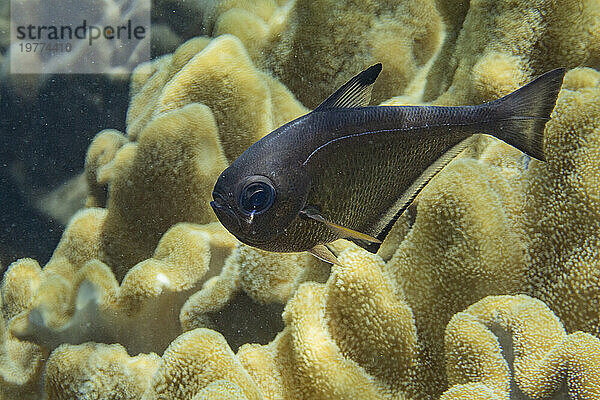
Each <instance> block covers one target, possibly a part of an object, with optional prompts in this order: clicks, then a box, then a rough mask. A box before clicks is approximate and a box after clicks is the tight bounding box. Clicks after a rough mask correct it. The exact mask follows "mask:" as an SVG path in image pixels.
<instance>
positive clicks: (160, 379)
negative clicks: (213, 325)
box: [142, 328, 261, 400]
mask: <svg viewBox="0 0 600 400" xmlns="http://www.w3.org/2000/svg"><path fill="white" fill-rule="evenodd" d="M221 379H223V380H227V381H229V382H232V383H234V384H236V385H237V386H238V387H239V388H241V390H242V391H243V393H244V395H245V397H246V398H248V399H260V398H261V396H260V394H259V392H258V389H257V388H256V386H255V385H254V383H253V382H252V379H251V378H250V376H249V375H248V373H247V372H246V371H245V370H244V368H243V367H242V365H241V364H240V362H239V361H238V360H237V358H236V356H235V355H234V354H233V352H232V351H231V349H230V348H229V346H228V345H227V342H226V341H225V338H223V336H222V335H220V334H219V333H217V332H214V331H210V330H208V329H202V328H200V329H195V330H192V331H189V332H186V333H184V334H182V335H181V336H179V337H178V338H177V339H176V340H174V341H173V343H171V345H170V346H169V347H168V348H167V350H165V353H164V354H163V356H162V361H161V364H160V366H159V368H158V371H157V373H156V374H155V375H154V377H153V379H152V382H151V384H150V386H149V388H148V389H147V390H146V392H145V393H144V396H143V397H142V399H143V400H151V399H186V398H191V397H193V396H194V395H195V394H196V393H197V392H199V391H200V390H202V389H204V388H205V387H207V386H208V385H209V384H211V383H212V382H214V381H217V380H221Z"/></svg>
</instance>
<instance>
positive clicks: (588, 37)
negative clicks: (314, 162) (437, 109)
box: [0, 0, 600, 400]
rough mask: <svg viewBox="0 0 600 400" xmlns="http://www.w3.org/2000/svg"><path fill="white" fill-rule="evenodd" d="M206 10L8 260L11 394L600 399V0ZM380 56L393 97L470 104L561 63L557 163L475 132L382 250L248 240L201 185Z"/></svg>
mask: <svg viewBox="0 0 600 400" xmlns="http://www.w3.org/2000/svg"><path fill="white" fill-rule="evenodd" d="M201 7H204V8H203V9H202V10H201V11H202V12H201V14H202V18H203V22H202V23H203V26H204V27H205V28H206V33H207V34H210V35H212V36H214V37H208V36H203V37H196V38H193V39H190V40H188V41H187V42H185V43H183V44H182V45H181V46H179V47H178V49H177V50H176V51H175V52H174V53H173V54H168V55H165V56H162V57H159V58H157V59H155V60H153V61H152V62H149V63H145V64H141V65H139V66H138V67H137V68H136V70H135V71H134V73H133V75H132V77H131V84H130V87H131V92H130V103H129V108H128V111H127V127H126V130H125V132H119V131H116V130H104V131H102V132H100V133H98V135H97V136H96V138H95V139H94V141H93V142H92V144H91V145H90V147H89V149H88V153H87V157H86V168H85V180H86V183H87V187H88V191H87V199H86V207H85V208H84V209H82V210H80V211H79V212H77V214H76V215H75V216H73V218H72V219H71V220H70V222H69V225H68V227H67V229H66V231H65V233H64V235H63V237H62V239H61V241H60V243H59V245H58V247H57V248H56V250H55V252H54V254H53V256H52V258H51V260H50V261H49V262H48V263H47V264H46V265H44V266H43V267H41V266H40V265H39V264H38V262H36V261H35V260H33V259H21V260H18V261H15V262H14V263H12V264H11V265H10V266H9V268H8V270H7V271H6V273H5V274H4V277H3V280H2V285H1V287H0V294H1V296H0V302H1V303H0V306H1V314H0V398H7V399H8V398H23V399H28V398H31V399H34V398H39V397H40V396H45V398H48V399H63V398H64V399H84V398H119V399H121V398H122V399H164V398H169V399H196V400H197V399H345V398H368V399H432V398H442V399H484V398H485V399H509V398H510V399H526V398H573V399H597V398H599V397H600V382H599V381H598V379H599V377H600V370H598V365H600V340H599V339H598V337H599V336H600V315H599V312H598V308H597V307H596V304H597V303H598V301H600V273H599V271H600V265H599V260H600V257H599V256H600V208H599V204H600V187H599V186H598V185H599V184H598V176H599V173H600V72H598V70H600V60H599V59H598V58H597V54H599V53H598V49H599V48H600V36H599V35H598V32H600V29H598V28H599V26H598V23H599V22H598V21H600V9H599V8H598V7H597V5H595V3H594V2H591V1H590V2H587V1H583V2H565V3H564V4H562V3H561V5H559V4H557V3H554V2H540V4H537V2H521V3H519V2H514V1H495V2H492V1H480V2H471V4H470V5H469V7H466V6H465V5H463V4H462V3H460V4H455V5H453V4H451V3H444V4H442V3H441V2H416V1H406V2H402V3H400V4H399V3H397V2H372V3H371V2H362V3H361V4H360V5H358V4H356V3H354V2H329V1H315V2H307V1H300V0H298V1H289V2H285V1H279V2H276V1H268V0H264V1H258V2H244V1H220V2H214V3H213V4H211V5H208V3H206V4H204V3H202V5H201ZM492 10H493V12H492ZM428 15H433V16H434V17H432V18H430V17H428ZM490 15H493V16H494V17H493V18H489V17H490ZM306 21H311V23H310V24H307V23H306ZM574 21H576V22H577V25H576V26H574V27H573V28H572V29H569V27H570V26H572V25H573V23H574ZM219 35H220V36H219ZM332 37H333V38H335V40H334V41H331V38H332ZM309 56H310V57H311V58H310V59H309V58H308V57H309ZM376 60H377V61H382V62H383V63H384V73H385V74H384V75H382V77H381V78H382V81H381V82H379V83H378V84H377V85H376V87H375V88H374V93H376V97H375V101H376V102H383V101H385V104H406V103H407V102H410V103H415V102H420V103H425V102H430V103H432V104H476V103H479V102H482V101H486V100H489V99H491V98H494V97H497V96H501V95H504V94H507V93H508V92H510V91H511V90H513V89H515V88H516V87H518V86H519V85H521V84H523V83H525V82H527V81H529V80H530V79H532V78H533V77H534V76H536V75H537V74H539V73H542V72H544V71H546V70H547V69H550V68H553V67H559V66H566V67H568V68H569V69H570V70H569V71H568V73H567V75H566V77H565V80H564V83H563V87H562V90H561V92H560V95H559V98H558V101H557V105H556V107H555V109H554V111H553V113H552V119H551V120H550V121H549V122H548V123H547V125H546V130H545V137H546V139H545V153H546V157H547V160H546V162H541V161H537V160H532V159H530V158H529V157H528V156H525V155H523V154H522V153H520V152H519V151H517V150H516V149H514V148H512V147H510V146H508V145H506V144H504V143H502V142H499V141H497V140H493V139H491V138H482V139H481V140H478V141H477V143H476V144H475V145H474V146H473V147H472V148H469V149H467V150H466V151H465V152H464V153H463V154H462V155H461V156H459V157H458V158H457V159H456V160H454V161H453V162H451V163H450V164H449V165H448V166H447V167H446V168H445V169H444V170H443V171H442V172H440V173H439V174H438V175H437V176H436V177H435V178H434V179H433V180H432V181H431V182H430V184H429V185H427V186H426V188H425V189H424V190H423V191H422V192H421V193H420V195H419V196H418V197H417V199H416V201H415V204H414V205H413V206H411V207H410V209H409V211H408V212H407V213H406V214H405V215H404V216H403V217H402V218H401V219H400V220H399V221H398V223H397V224H396V226H395V227H394V228H393V230H392V233H391V234H390V235H389V237H388V238H387V239H386V241H385V242H384V243H383V245H382V246H381V250H380V251H379V253H378V254H370V253H368V252H366V251H364V250H362V249H360V248H358V247H357V246H355V245H353V244H351V243H349V242H346V241H338V242H335V243H334V244H333V245H332V248H333V250H334V251H335V252H336V253H337V254H338V258H339V260H340V264H341V265H334V266H329V265H327V264H325V263H323V262H321V261H319V260H317V259H315V258H314V257H312V256H310V255H308V254H273V253H267V252H264V251H260V250H256V249H253V248H250V247H248V246H245V245H242V244H240V243H238V242H237V241H236V239H235V238H233V237H232V236H231V235H230V234H229V233H228V232H227V231H225V230H224V228H222V227H221V226H220V224H219V223H218V222H216V219H215V216H214V214H213V213H212V211H211V209H210V207H209V204H208V202H209V200H210V198H211V191H212V187H213V185H214V182H215V181H216V179H217V177H218V175H219V173H220V172H221V171H222V170H223V169H224V168H225V167H226V166H227V165H228V164H229V163H230V162H231V161H233V160H234V159H235V158H236V157H238V156H239V155H240V154H241V153H242V152H243V151H244V150H245V149H246V148H247V147H248V146H249V145H251V144H252V143H253V142H255V141H256V140H258V139H260V138H261V137H262V136H264V135H265V134H267V133H268V132H269V131H271V130H272V129H275V128H276V127H278V126H279V125H281V124H283V123H285V122H287V121H290V120H292V119H294V118H296V117H297V116H299V115H302V114H303V113H306V112H307V111H308V110H309V108H310V107H313V106H314V105H315V104H316V103H318V102H319V101H320V100H321V99H322V98H323V97H325V96H326V95H327V93H329V92H331V91H332V90H333V89H334V88H335V87H336V86H337V85H338V84H340V83H341V82H343V81H344V80H345V79H347V78H348V76H351V75H352V74H353V73H355V72H357V71H359V70H360V69H362V68H364V67H366V66H368V65H369V64H370V63H372V62H374V61H376ZM567 396H568V397H567Z"/></svg>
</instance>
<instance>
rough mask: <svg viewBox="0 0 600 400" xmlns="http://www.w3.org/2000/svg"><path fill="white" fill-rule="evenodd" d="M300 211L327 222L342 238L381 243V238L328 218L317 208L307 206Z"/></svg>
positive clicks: (314, 218) (323, 222)
mask: <svg viewBox="0 0 600 400" xmlns="http://www.w3.org/2000/svg"><path fill="white" fill-rule="evenodd" d="M300 213H302V215H304V216H306V217H308V218H310V219H313V220H315V221H317V222H321V223H322V224H325V226H327V227H328V228H329V229H331V231H333V232H334V233H335V234H337V235H338V236H339V237H340V238H341V239H358V240H363V241H365V242H369V243H381V240H379V239H377V238H374V237H373V236H370V235H367V234H366V233H362V232H357V231H355V230H353V229H350V228H347V227H345V226H342V225H338V224H336V223H334V222H331V221H328V220H326V219H325V218H324V217H323V216H322V215H321V214H319V213H318V212H317V210H315V209H313V208H311V207H306V208H305V209H304V210H302V211H300Z"/></svg>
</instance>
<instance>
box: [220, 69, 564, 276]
mask: <svg viewBox="0 0 600 400" xmlns="http://www.w3.org/2000/svg"><path fill="white" fill-rule="evenodd" d="M381 70H382V65H381V63H378V64H375V65H373V66H371V67H369V68H367V69H366V70H364V71H362V72H361V73H359V74H358V75H356V76H354V77H353V78H352V79H350V80H349V81H348V82H347V83H345V84H344V85H343V86H341V87H340V88H339V89H338V90H337V91H336V92H335V93H333V94H332V95H331V96H329V97H328V98H327V99H326V100H325V101H323V103H321V104H320V105H319V106H318V107H317V108H315V109H314V110H313V111H311V112H309V113H307V114H305V115H303V116H300V117H299V118H297V119H295V120H293V121H291V122H288V123H286V124H284V125H282V126H281V127H279V128H277V129H275V130H274V131H272V132H271V133H269V134H268V135H266V136H264V137H263V138H261V139H260V140H258V141H257V142H256V143H254V144H252V145H251V146H250V147H249V148H248V149H247V150H246V151H244V153H242V154H241V155H240V156H239V158H237V159H236V160H235V161H234V162H232V163H231V165H230V166H229V167H228V168H227V169H225V171H223V173H221V175H220V176H219V177H218V179H217V182H216V184H215V186H214V190H213V193H212V196H213V201H211V202H210V205H211V207H212V208H213V210H214V212H215V214H216V216H217V218H218V220H219V221H220V222H221V224H222V225H223V226H224V227H225V228H226V229H227V230H228V231H229V232H231V233H232V234H233V235H234V236H235V237H236V238H237V239H239V240H240V241H241V242H243V243H245V244H247V245H249V246H252V247H256V248H259V249H263V250H266V251H270V252H283V253H286V252H303V251H308V252H310V253H312V254H313V255H314V256H316V257H318V258H319V259H321V260H324V261H326V262H329V263H332V264H339V263H338V260H337V258H336V256H335V254H334V253H333V251H332V250H331V249H330V247H328V244H329V243H331V242H333V241H335V240H337V239H340V238H342V239H348V240H351V241H352V242H354V243H356V244H357V245H359V246H360V247H362V248H364V249H366V250H367V251H369V252H372V253H376V252H377V250H378V249H379V246H380V245H381V243H382V242H383V240H384V239H385V237H386V236H387V234H388V233H389V232H390V229H391V228H392V226H393V225H394V223H395V222H396V220H397V219H398V218H399V217H400V215H402V213H403V212H404V211H405V210H406V209H407V207H408V206H409V205H410V204H411V203H412V201H413V200H414V199H415V197H416V196H417V195H418V194H419V192H420V191H421V190H422V189H423V187H424V186H425V185H426V184H427V183H428V182H429V181H430V180H431V179H432V178H433V177H434V176H435V175H436V174H437V173H438V172H439V171H440V170H441V169H442V168H443V167H444V166H446V165H447V164H448V163H449V162H450V161H451V160H452V159H453V158H454V157H455V156H456V155H457V154H459V153H460V152H461V151H462V150H464V149H465V148H466V147H467V146H469V144H470V143H472V141H473V140H474V138H476V137H477V136H478V135H480V134H485V135H491V136H493V137H495V138H497V139H500V140H502V141H504V142H506V143H508V144H510V145H512V146H514V147H516V148H517V149H519V150H520V151H522V152H523V153H525V154H527V155H528V156H529V157H532V158H535V159H537V160H540V161H545V156H544V149H543V142H544V126H545V124H546V122H547V121H548V120H549V119H550V113H551V112H552V110H553V109H554V106H555V104H556V100H557V97H558V93H559V91H560V88H561V85H562V81H563V78H564V75H565V69H564V68H557V69H554V70H552V71H549V72H546V73H545V74H543V75H541V76H539V77H538V78H536V79H535V80H533V81H531V82H530V83H528V84H526V85H524V86H522V87H520V88H519V89H517V90H515V91H514V92H512V93H510V94H508V95H506V96H504V97H501V98H499V99H496V100H493V101H490V102H487V103H483V104H479V105H468V106H431V105H424V106H414V105H410V106H409V105H407V106H369V103H370V99H371V91H372V87H373V83H374V82H375V80H376V79H377V76H378V75H379V73H380V72H381Z"/></svg>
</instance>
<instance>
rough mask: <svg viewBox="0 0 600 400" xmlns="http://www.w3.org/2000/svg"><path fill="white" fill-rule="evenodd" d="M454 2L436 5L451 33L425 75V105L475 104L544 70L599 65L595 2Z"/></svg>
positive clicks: (599, 13)
mask: <svg viewBox="0 0 600 400" xmlns="http://www.w3.org/2000/svg"><path fill="white" fill-rule="evenodd" d="M457 3H458V2H450V3H449V4H445V5H444V4H442V5H441V7H440V11H441V12H442V14H443V15H444V20H445V22H446V23H447V24H448V25H449V27H448V31H449V33H450V34H449V35H448V36H447V37H446V42H445V43H444V48H443V50H442V51H441V52H440V56H439V57H438V59H437V60H436V61H435V64H434V66H433V67H432V69H431V71H430V74H429V76H428V77H427V85H426V89H425V100H427V101H431V100H435V101H436V102H437V103H440V104H453V105H454V104H477V103H481V102H483V101H486V100H491V98H490V96H492V95H497V94H508V91H509V90H510V89H512V88H516V87H518V86H520V85H521V84H523V83H525V82H526V81H527V80H529V78H531V77H534V76H536V75H540V74H542V73H543V72H546V71H547V70H549V69H552V68H556V67H570V68H573V67H576V66H581V65H590V66H594V65H596V66H598V65H599V63H600V59H599V57H598V54H600V33H599V32H600V6H598V3H597V2H596V1H594V0H583V1H566V2H548V1H542V0H536V1H512V0H500V1H497V0H484V1H477V2H470V3H466V4H462V5H461V4H457ZM466 5H468V8H466Z"/></svg>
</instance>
